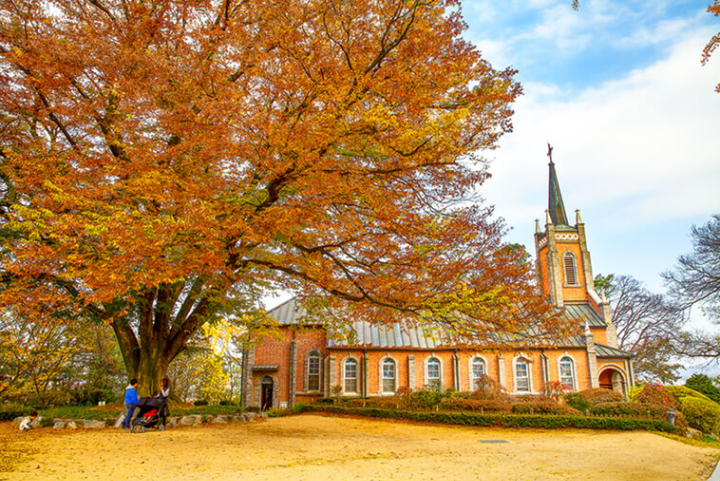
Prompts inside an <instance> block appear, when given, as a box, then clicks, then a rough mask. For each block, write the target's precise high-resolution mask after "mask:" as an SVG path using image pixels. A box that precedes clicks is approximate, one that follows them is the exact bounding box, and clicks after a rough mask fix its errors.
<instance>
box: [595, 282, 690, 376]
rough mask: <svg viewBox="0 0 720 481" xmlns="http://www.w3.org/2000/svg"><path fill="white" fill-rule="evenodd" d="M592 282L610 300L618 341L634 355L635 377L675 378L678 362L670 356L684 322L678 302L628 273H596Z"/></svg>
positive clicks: (679, 365)
mask: <svg viewBox="0 0 720 481" xmlns="http://www.w3.org/2000/svg"><path fill="white" fill-rule="evenodd" d="M595 284H596V287H597V288H598V289H599V290H605V292H606V294H607V296H608V300H609V301H610V306H611V308H612V318H613V322H614V323H615V326H616V327H617V333H618V344H619V345H620V347H621V348H622V349H624V350H626V351H629V352H631V353H633V354H634V355H635V359H634V362H635V371H636V375H637V376H638V378H640V379H644V380H647V381H656V382H657V381H659V382H663V383H667V382H673V381H675V380H677V379H679V375H678V374H677V370H678V369H679V368H680V367H681V364H679V363H677V361H676V359H674V358H673V356H674V355H675V354H676V351H677V344H678V342H679V339H680V338H681V335H680V332H681V329H682V327H683V326H684V324H685V322H686V319H685V317H684V316H683V309H682V308H681V306H680V305H679V304H678V303H677V302H675V301H674V300H672V299H670V298H669V297H668V296H665V295H663V294H655V293H653V292H650V291H649V290H647V288H645V286H644V285H643V283H642V282H640V281H639V280H637V279H635V278H633V277H631V276H617V277H616V276H615V275H613V274H610V275H608V276H602V275H598V276H597V277H596V278H595Z"/></svg>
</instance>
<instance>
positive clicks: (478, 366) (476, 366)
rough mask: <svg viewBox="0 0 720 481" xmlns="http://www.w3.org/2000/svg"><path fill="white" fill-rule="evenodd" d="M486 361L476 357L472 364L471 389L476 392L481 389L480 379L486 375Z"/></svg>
mask: <svg viewBox="0 0 720 481" xmlns="http://www.w3.org/2000/svg"><path fill="white" fill-rule="evenodd" d="M486 372H487V370H486V369H485V360H483V359H482V358H480V357H475V358H473V359H472V361H471V363H470V389H471V390H472V391H475V390H477V389H478V387H479V383H480V379H481V378H482V377H483V376H484V375H485V373H486Z"/></svg>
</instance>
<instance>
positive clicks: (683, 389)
mask: <svg viewBox="0 0 720 481" xmlns="http://www.w3.org/2000/svg"><path fill="white" fill-rule="evenodd" d="M665 390H666V391H667V392H669V393H670V394H672V396H673V397H674V398H675V401H677V402H678V403H680V400H681V399H682V398H686V397H694V398H698V399H704V400H706V401H713V400H712V399H710V398H709V397H707V396H706V395H705V394H703V393H701V392H699V391H696V390H695V389H691V388H689V387H687V386H665ZM713 402H717V401H713Z"/></svg>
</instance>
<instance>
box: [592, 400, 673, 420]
mask: <svg viewBox="0 0 720 481" xmlns="http://www.w3.org/2000/svg"><path fill="white" fill-rule="evenodd" d="M667 410H668V408H667V407H666V406H661V405H659V404H640V403H628V402H611V403H602V404H596V405H595V406H591V407H590V409H589V411H590V414H592V415H593V416H626V417H633V418H644V419H667Z"/></svg>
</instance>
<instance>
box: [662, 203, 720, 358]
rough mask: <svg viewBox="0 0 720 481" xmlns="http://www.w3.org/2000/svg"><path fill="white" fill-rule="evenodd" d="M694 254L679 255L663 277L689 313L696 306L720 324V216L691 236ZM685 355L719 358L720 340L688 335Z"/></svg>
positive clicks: (695, 228) (704, 333) (714, 217)
mask: <svg viewBox="0 0 720 481" xmlns="http://www.w3.org/2000/svg"><path fill="white" fill-rule="evenodd" d="M690 236H691V238H692V243H693V251H692V252H691V253H690V254H686V255H683V256H680V258H679V259H678V263H677V265H676V266H675V269H674V270H672V271H670V272H665V273H664V274H663V277H664V278H665V281H666V282H667V284H668V287H669V288H670V293H671V295H672V296H673V298H674V299H676V300H677V302H678V303H679V304H680V305H681V307H683V308H684V309H686V310H688V311H689V310H690V309H691V308H693V307H696V308H698V309H699V310H700V312H702V313H703V314H704V315H705V316H707V318H708V319H709V320H710V321H712V322H713V323H715V324H720V215H718V214H716V215H713V216H712V218H711V219H710V221H709V222H708V223H707V224H705V225H703V226H700V227H697V226H693V228H692V231H691V233H690ZM683 341H684V342H683V344H682V352H683V354H685V355H688V356H692V357H706V358H720V337H719V336H717V335H714V334H710V333H707V332H701V331H697V332H693V333H688V334H686V335H685V336H684V338H683Z"/></svg>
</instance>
